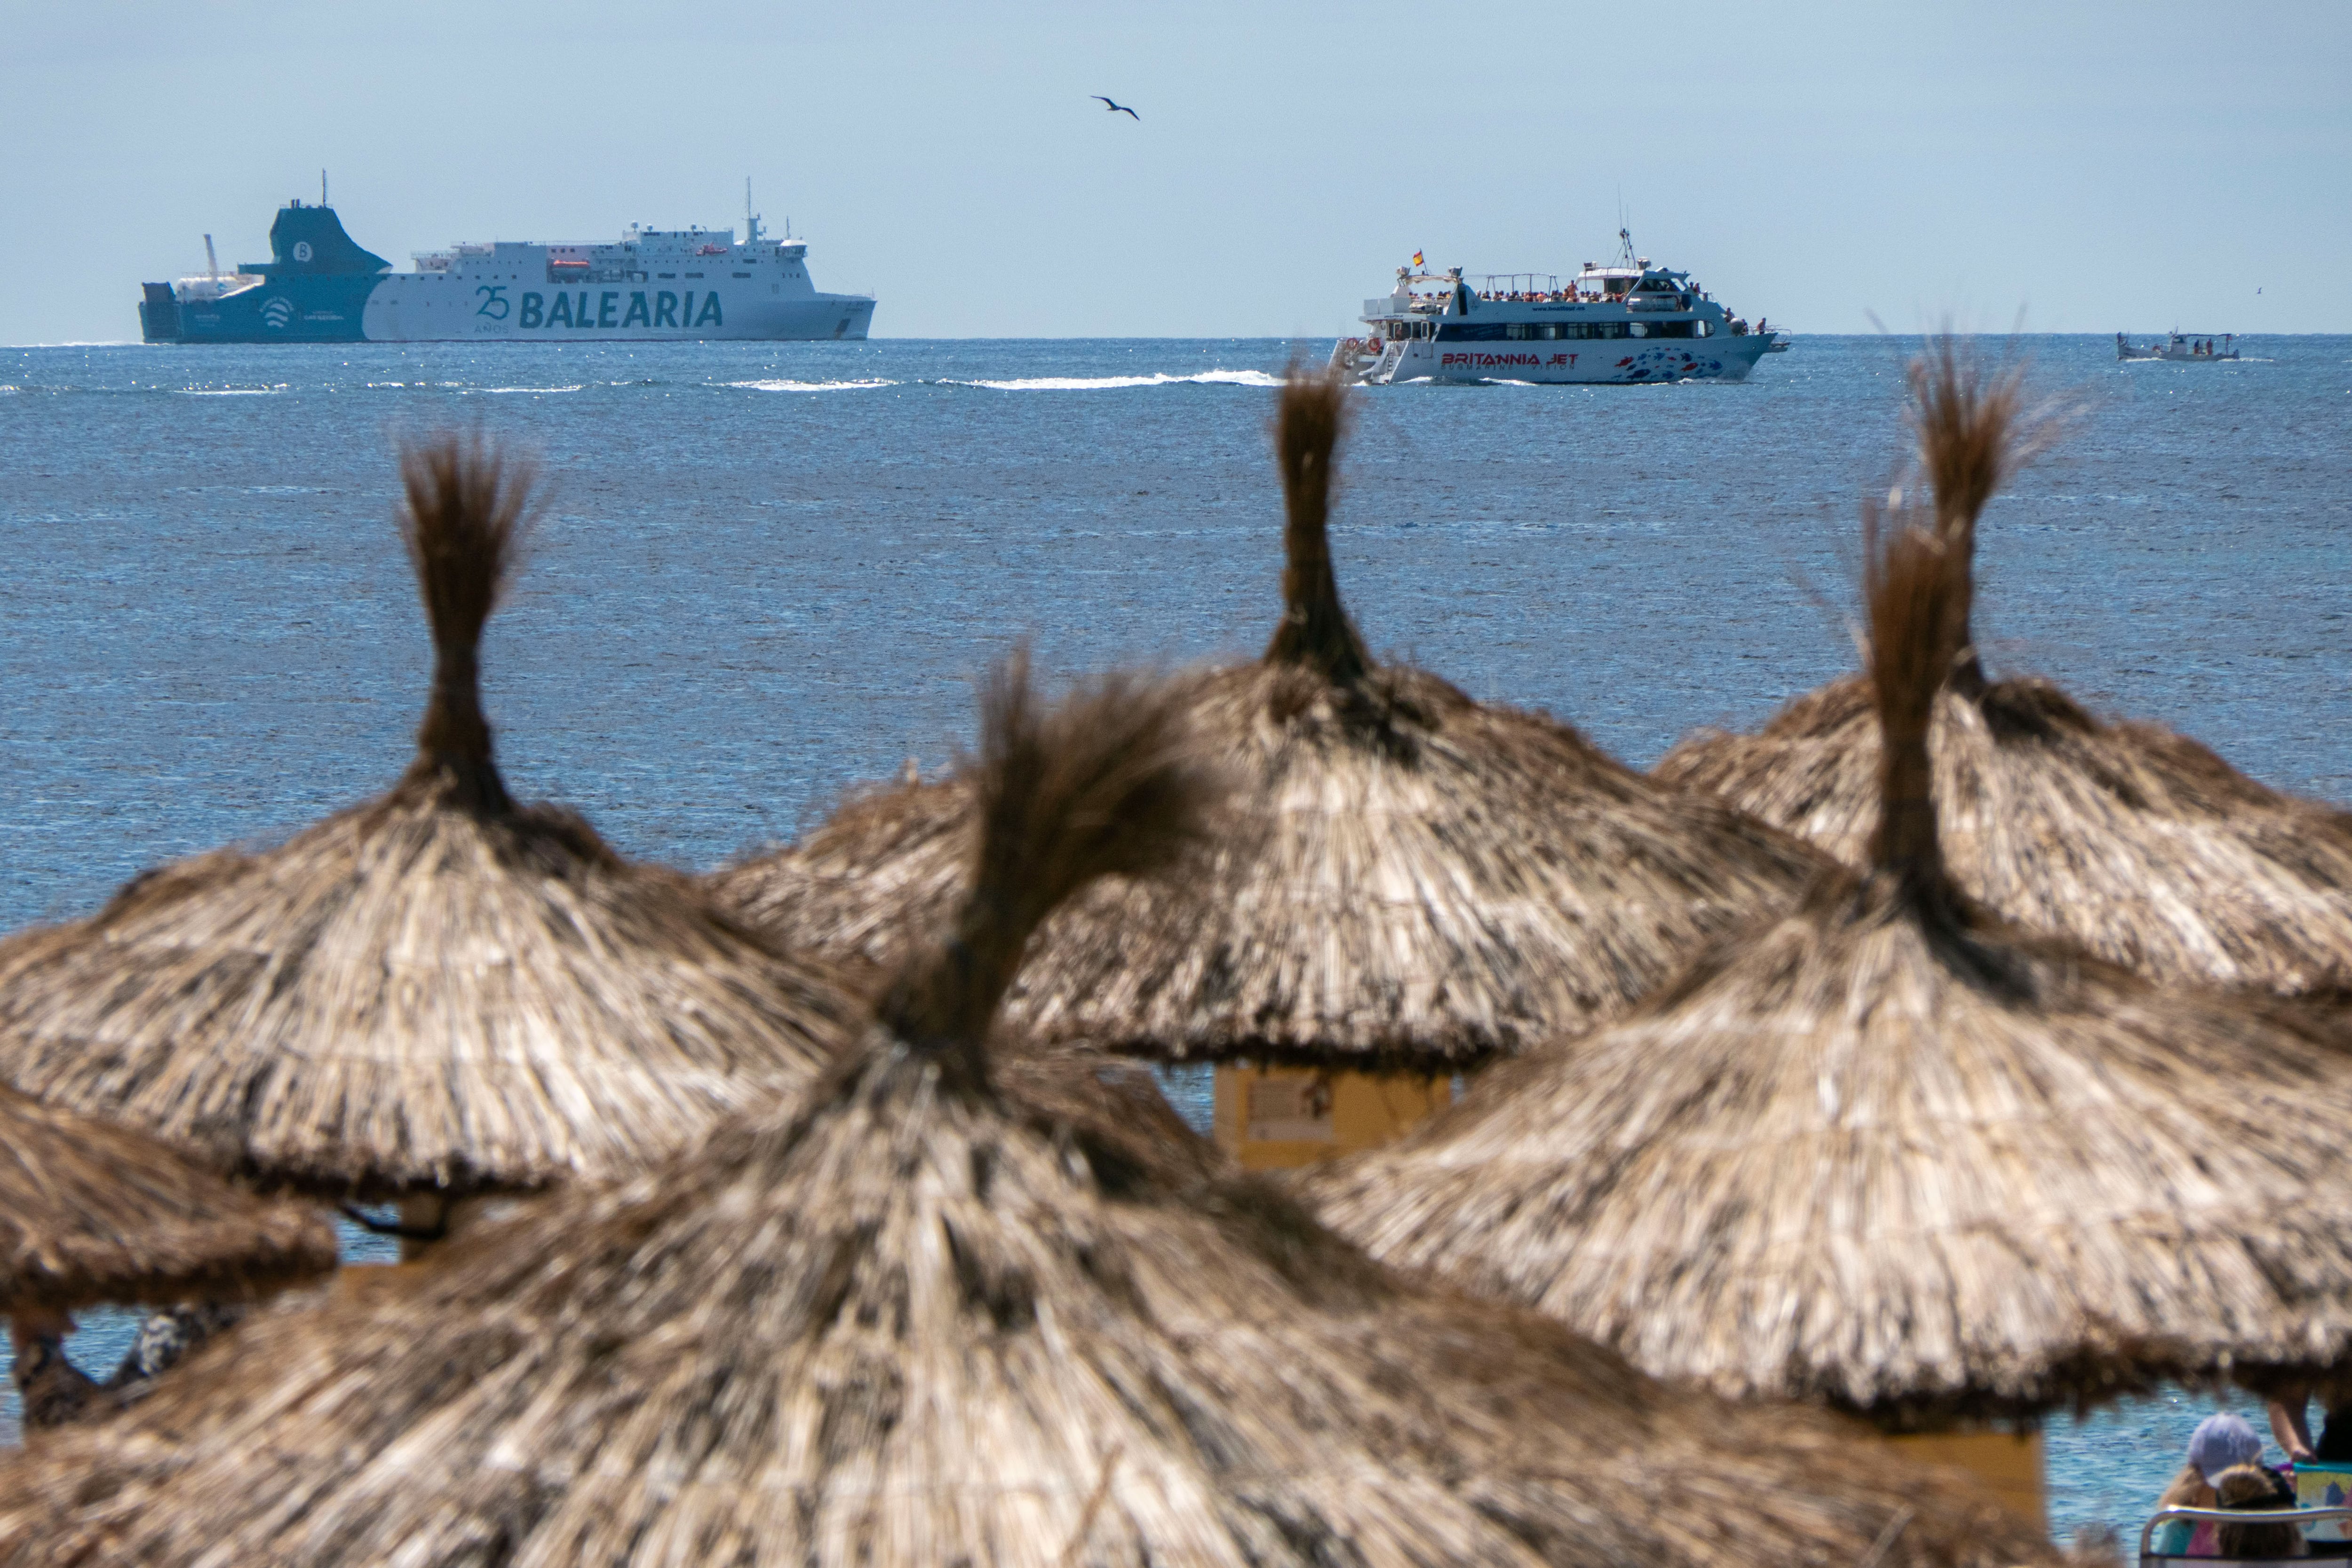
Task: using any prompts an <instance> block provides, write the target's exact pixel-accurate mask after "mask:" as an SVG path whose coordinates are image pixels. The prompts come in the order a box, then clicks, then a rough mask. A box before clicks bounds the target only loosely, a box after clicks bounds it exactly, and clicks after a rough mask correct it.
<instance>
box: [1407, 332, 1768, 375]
mask: <svg viewBox="0 0 2352 1568" xmlns="http://www.w3.org/2000/svg"><path fill="white" fill-rule="evenodd" d="M1779 352H1782V351H1781V346H1780V344H1779V343H1778V342H1776V340H1775V335H1774V334H1769V333H1755V332H1751V333H1748V335H1746V336H1744V337H1729V336H1725V337H1709V338H1679V339H1676V338H1669V339H1665V340H1664V341H1662V342H1654V343H1644V342H1639V341H1638V340H1631V339H1619V340H1614V341H1610V340H1602V341H1599V342H1582V343H1567V344H1554V343H1548V342H1535V343H1528V344H1525V345H1522V344H1518V343H1494V344H1491V345H1490V344H1486V343H1449V342H1427V341H1421V342H1407V343H1405V344H1403V345H1402V353H1398V354H1396V355H1394V356H1393V358H1392V359H1391V357H1389V356H1383V357H1382V358H1381V360H1379V361H1377V362H1374V363H1369V364H1367V365H1366V366H1364V367H1363V370H1362V372H1361V374H1363V377H1364V379H1365V380H1367V381H1370V382H1373V383H1376V384H1392V383H1395V382H1401V381H1441V382H1481V381H1487V382H1492V381H1522V382H1533V383H1536V384H1542V385H1569V386H1635V385H1640V384H1643V383H1652V382H1668V381H1745V380H1747V379H1748V372H1749V371H1751V370H1754V369H1755V368H1756V362H1757V361H1758V360H1759V359H1762V358H1763V357H1764V356H1765V355H1766V354H1768V353H1779Z"/></svg>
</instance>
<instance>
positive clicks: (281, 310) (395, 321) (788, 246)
mask: <svg viewBox="0 0 2352 1568" xmlns="http://www.w3.org/2000/svg"><path fill="white" fill-rule="evenodd" d="M325 195H326V193H325V190H324V188H323V182H321V189H320V202H319V204H318V205H315V206H307V205H303V203H301V202H299V201H293V202H289V203H288V204H287V205H285V206H283V207H281V208H279V209H278V221H277V222H275V223H273V224H271V225H270V226H269V251H270V259H269V260H268V261H263V262H250V263H247V265H245V266H242V267H239V268H236V270H235V271H234V272H229V273H223V272H222V271H221V270H220V268H219V265H218V263H217V262H213V261H212V260H211V258H212V255H213V242H212V236H210V235H206V236H205V258H206V260H207V263H208V266H207V269H206V271H205V275H204V276H202V277H197V278H183V279H180V280H179V281H178V282H177V283H150V284H147V285H145V289H146V297H145V298H144V299H143V300H141V301H140V305H139V326H140V331H141V332H142V335H143V336H144V337H145V338H146V340H147V341H148V342H151V343H287V342H291V343H302V342H309V343H318V342H336V343H347V342H484V341H494V340H510V341H522V342H541V341H545V340H548V339H555V340H559V341H578V340H583V339H593V340H599V341H605V342H611V341H617V340H626V339H646V338H651V339H672V340H677V339H684V340H696V339H710V338H731V339H746V338H748V339H757V340H764V341H780V340H795V341H806V340H811V339H830V338H850V339H856V338H863V337H865V336H866V323H868V322H869V321H872V320H873V318H874V300H873V297H872V296H871V295H866V294H820V293H818V292H817V291H816V287H815V285H814V284H813V283H811V282H810V281H809V274H808V242H807V241H806V240H803V239H793V238H792V237H789V236H787V237H785V238H782V239H773V238H771V237H768V236H767V235H765V234H763V233H762V232H761V228H760V219H759V217H758V216H757V215H756V214H754V213H753V212H752V211H751V189H750V187H749V186H748V185H746V186H745V188H744V202H743V211H744V219H745V230H744V234H745V237H744V239H743V241H742V243H741V244H740V245H739V244H737V243H736V240H735V231H734V230H733V229H731V228H645V227H640V226H631V227H629V228H628V229H626V230H625V231H624V232H623V233H622V236H621V237H620V239H619V241H618V242H617V243H614V244H612V245H555V244H544V243H541V242H540V241H537V240H496V241H489V242H485V243H482V244H477V245H458V246H453V247H450V248H449V249H447V250H435V251H418V252H417V253H415V258H414V260H415V270H414V271H410V272H394V270H393V269H392V263H391V262H389V261H386V260H385V259H384V258H383V257H381V256H378V255H376V254H375V253H374V252H373V251H371V250H367V249H364V248H362V247H361V246H359V245H358V244H357V243H355V242H354V241H353V240H352V237H351V236H350V235H348V234H346V233H344V232H343V225H342V220H341V219H340V218H338V217H337V216H335V209H334V208H332V207H331V206H329V205H326V201H325Z"/></svg>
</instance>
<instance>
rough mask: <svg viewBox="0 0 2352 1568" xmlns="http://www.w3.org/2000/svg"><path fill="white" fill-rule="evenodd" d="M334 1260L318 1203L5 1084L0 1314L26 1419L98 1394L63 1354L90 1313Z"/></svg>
mask: <svg viewBox="0 0 2352 1568" xmlns="http://www.w3.org/2000/svg"><path fill="white" fill-rule="evenodd" d="M334 1267H335V1233H334V1231H333V1229H332V1228H331V1226H329V1225H328V1224H327V1221H326V1218H325V1216H324V1215H320V1214H319V1213H318V1212H317V1211H315V1210H313V1209H310V1208H309V1207H306V1206H303V1205H296V1204H291V1203H285V1202H277V1203H273V1202H268V1201H267V1200H264V1199H261V1198H257V1197H256V1196H254V1195H253V1194H250V1193H246V1192H241V1191H239V1190H237V1189H236V1188H234V1187H232V1186H230V1185H228V1184H226V1183H225V1182H223V1181H221V1180H220V1178H219V1177H217V1176H215V1175H214V1174H212V1173H210V1172H208V1171H206V1170H205V1169H204V1168H203V1167H202V1166H201V1165H199V1164H197V1163H195V1162H194V1160H191V1159H189V1158H188V1157H187V1156H186V1155H184V1154H181V1153H179V1152H176V1151H174V1150H173V1149H170V1148H167V1147H166V1146H164V1145H163V1143H160V1142H157V1141H156V1140H154V1139H152V1138H150V1137H147V1136H146V1135H145V1134H143V1133H140V1132H134V1131H131V1130H130V1129H129V1128H126V1127H118V1126H114V1125H111V1124H110V1123H107V1122H103V1121H94V1120H92V1119H91V1118H89V1117H86V1116H77V1115H75V1114H74V1113H73V1112H71V1111H69V1110H58V1108H57V1107H55V1106H49V1105H43V1104H41V1103H40V1102H38V1101H37V1100H28V1099H26V1097H25V1096H23V1095H21V1094H18V1093H16V1091H15V1090H14V1089H0V1317H5V1318H6V1319H7V1320H8V1330H9V1336H10V1338H11V1340H12V1341H13V1342H14V1345H15V1351H16V1356H15V1362H14V1365H13V1368H12V1371H13V1373H14V1375H15V1378H16V1384H17V1386H18V1388H19V1389H20V1390H21V1391H22V1392H23V1393H24V1394H25V1395H26V1421H27V1424H28V1425H32V1426H45V1425H50V1424H52V1423H54V1422H55V1421H56V1420H58V1419H61V1418H63V1417H65V1416H67V1415H70V1414H72V1413H73V1412H74V1411H75V1410H77V1409H78V1408H79V1406H80V1405H81V1404H82V1403H83V1402H84V1401H85V1399H86V1398H87V1397H88V1395H89V1393H90V1385H89V1384H88V1382H87V1381H86V1380H84V1379H82V1378H81V1377H80V1376H79V1374H78V1373H75V1372H74V1371H73V1369H72V1368H71V1366H70V1365H69V1364H68V1363H66V1361H65V1360H64V1357H63V1356H62V1355H61V1354H59V1353H58V1349H57V1347H58V1341H59V1340H60V1339H61V1337H62V1336H63V1335H64V1334H65V1333H67V1332H68V1331H69V1330H70V1329H71V1327H72V1317H71V1314H72V1313H74V1312H75V1311H77V1310H79V1309H81V1308H83V1307H88V1306H94V1305H97V1304H99V1303H100V1302H115V1303H125V1304H127V1303H131V1302H151V1303H156V1304H164V1303H170V1302H173V1301H178V1300H184V1299H185V1298H188V1297H191V1296H195V1297H201V1298H203V1299H204V1300H208V1301H250V1300H257V1299H258V1298H260V1297H262V1296H264V1295H267V1294H268V1293H269V1292H270V1291H272V1290H275V1289H278V1288H280V1287H282V1286H286V1285H289V1284H292V1283H294V1282H295V1281H297V1280H300V1279H309V1278H311V1277H313V1276H316V1275H320V1274H324V1273H326V1272H327V1271H328V1270H330V1269H331V1268H334Z"/></svg>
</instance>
